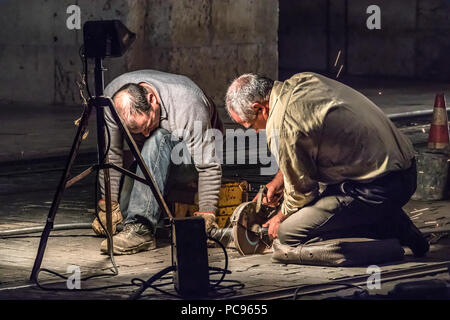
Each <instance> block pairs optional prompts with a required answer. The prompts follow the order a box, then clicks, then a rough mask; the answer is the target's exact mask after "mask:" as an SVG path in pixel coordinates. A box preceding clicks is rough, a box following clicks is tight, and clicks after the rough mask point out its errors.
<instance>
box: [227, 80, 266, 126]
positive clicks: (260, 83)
mask: <svg viewBox="0 0 450 320" xmlns="http://www.w3.org/2000/svg"><path fill="white" fill-rule="evenodd" d="M272 87H273V80H272V79H269V78H266V77H263V76H259V75H256V74H253V73H246V74H243V75H241V76H240V77H239V78H236V79H235V80H234V81H233V82H232V83H231V85H230V87H229V88H228V90H227V94H226V98H225V105H226V108H227V111H228V114H229V115H230V116H231V114H230V111H231V110H232V111H233V112H234V113H236V114H237V115H238V116H239V118H240V119H241V120H242V121H245V122H248V121H252V120H253V119H255V117H256V115H257V110H255V109H254V108H253V107H252V104H253V103H255V102H259V103H265V102H267V101H269V98H270V93H271V91H272Z"/></svg>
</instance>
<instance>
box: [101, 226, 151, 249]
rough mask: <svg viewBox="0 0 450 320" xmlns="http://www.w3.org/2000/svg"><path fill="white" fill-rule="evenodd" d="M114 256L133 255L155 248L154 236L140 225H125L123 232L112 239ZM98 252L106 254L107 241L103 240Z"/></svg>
mask: <svg viewBox="0 0 450 320" xmlns="http://www.w3.org/2000/svg"><path fill="white" fill-rule="evenodd" d="M113 245H114V251H113V253H114V254H117V255H121V254H134V253H137V252H140V251H147V250H152V249H155V248H156V240H155V236H154V235H153V234H152V232H151V230H150V228H148V227H147V226H146V225H144V224H142V223H127V224H125V226H124V227H123V230H122V231H121V232H119V233H118V234H117V235H115V236H114V237H113ZM100 250H101V251H102V252H104V253H108V239H106V240H104V241H103V242H102V244H101V246H100Z"/></svg>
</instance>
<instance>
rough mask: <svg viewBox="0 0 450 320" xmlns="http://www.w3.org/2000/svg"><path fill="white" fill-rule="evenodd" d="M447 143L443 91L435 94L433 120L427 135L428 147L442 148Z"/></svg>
mask: <svg viewBox="0 0 450 320" xmlns="http://www.w3.org/2000/svg"><path fill="white" fill-rule="evenodd" d="M448 145H449V136H448V119H447V109H446V107H445V96H444V94H443V93H438V94H436V99H435V100H434V109H433V120H432V122H431V127H430V133H429V135H428V148H430V149H444V148H446V147H448Z"/></svg>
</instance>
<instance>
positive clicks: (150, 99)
mask: <svg viewBox="0 0 450 320" xmlns="http://www.w3.org/2000/svg"><path fill="white" fill-rule="evenodd" d="M147 101H148V102H149V103H150V104H155V103H158V99H156V96H155V95H154V94H153V93H152V92H148V93H147Z"/></svg>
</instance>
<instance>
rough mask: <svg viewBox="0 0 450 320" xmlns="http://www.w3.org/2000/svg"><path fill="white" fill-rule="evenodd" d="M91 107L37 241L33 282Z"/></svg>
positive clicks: (86, 111) (77, 136)
mask: <svg viewBox="0 0 450 320" xmlns="http://www.w3.org/2000/svg"><path fill="white" fill-rule="evenodd" d="M91 110H92V107H91V106H90V105H88V107H87V108H86V109H85V110H84V112H83V116H82V118H81V121H80V124H79V127H78V131H77V134H76V136H75V139H74V141H73V144H72V149H71V150H70V154H69V159H68V160H67V163H66V167H65V169H64V173H63V175H62V177H61V180H60V182H59V185H58V189H57V190H56V193H55V196H54V198H53V202H52V205H51V207H50V211H49V213H48V217H47V222H46V224H45V228H44V231H42V235H41V240H40V242H39V248H38V252H37V255H36V259H35V260H34V265H33V270H32V271H31V276H30V280H31V281H33V282H37V274H38V272H39V269H40V267H41V264H42V259H43V257H44V252H45V248H46V246H47V240H48V237H49V236H50V231H51V230H52V229H53V222H54V220H55V216H56V211H57V210H58V207H59V203H60V202H61V199H62V195H63V193H64V190H65V189H66V182H67V179H68V178H69V174H70V171H71V169H72V166H73V163H74V161H75V158H76V156H77V153H78V149H79V148H80V144H81V141H82V138H83V135H84V133H85V132H86V129H87V126H88V120H89V116H90V114H91Z"/></svg>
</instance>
